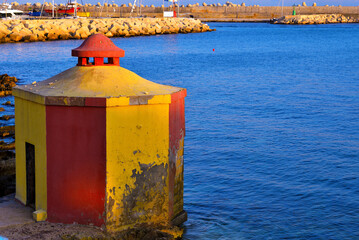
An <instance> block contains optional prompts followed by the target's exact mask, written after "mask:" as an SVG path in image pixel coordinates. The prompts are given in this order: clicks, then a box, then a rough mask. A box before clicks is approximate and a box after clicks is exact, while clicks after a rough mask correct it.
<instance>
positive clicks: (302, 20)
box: [273, 14, 359, 24]
mask: <svg viewBox="0 0 359 240" xmlns="http://www.w3.org/2000/svg"><path fill="white" fill-rule="evenodd" d="M357 22H359V21H358V19H357V18H353V17H346V16H344V15H342V14H315V15H294V16H292V15H289V16H283V17H281V18H279V19H276V20H273V23H274V24H327V23H357Z"/></svg>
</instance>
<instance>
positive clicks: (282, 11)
mask: <svg viewBox="0 0 359 240" xmlns="http://www.w3.org/2000/svg"><path fill="white" fill-rule="evenodd" d="M283 5H284V0H282V16H284V15H283Z"/></svg>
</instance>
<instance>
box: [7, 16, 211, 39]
mask: <svg viewBox="0 0 359 240" xmlns="http://www.w3.org/2000/svg"><path fill="white" fill-rule="evenodd" d="M206 31H211V29H210V28H209V26H208V25H207V24H203V23H201V21H200V20H195V19H189V18H186V19H184V18H106V19H51V20H7V21H0V43H9V42H35V41H47V40H66V39H82V38H87V37H88V36H90V35H92V34H96V33H102V34H105V35H106V36H107V37H131V36H140V35H155V34H171V33H193V32H206Z"/></svg>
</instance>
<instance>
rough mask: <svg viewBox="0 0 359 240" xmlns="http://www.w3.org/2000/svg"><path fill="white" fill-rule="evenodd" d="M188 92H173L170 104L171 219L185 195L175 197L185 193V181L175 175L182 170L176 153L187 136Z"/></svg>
mask: <svg viewBox="0 0 359 240" xmlns="http://www.w3.org/2000/svg"><path fill="white" fill-rule="evenodd" d="M186 94H187V92H186V90H183V91H181V92H177V93H174V94H172V95H171V104H170V106H169V133H170V144H169V146H170V156H169V163H170V171H169V217H170V220H171V219H172V218H173V217H175V215H176V214H178V213H175V212H174V205H175V204H182V203H178V202H176V201H179V199H182V200H181V201H183V196H177V197H175V195H176V194H179V193H180V194H181V195H182V194H183V181H181V182H177V183H176V182H175V176H176V171H179V170H180V169H176V155H177V151H178V149H179V142H180V140H181V139H182V138H184V136H185V115H184V98H185V96H186ZM182 176H183V175H182ZM176 185H177V186H176ZM179 185H180V186H179ZM176 187H177V190H176ZM179 188H181V189H182V190H180V191H178V189H179Z"/></svg>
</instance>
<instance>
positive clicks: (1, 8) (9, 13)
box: [0, 3, 28, 19]
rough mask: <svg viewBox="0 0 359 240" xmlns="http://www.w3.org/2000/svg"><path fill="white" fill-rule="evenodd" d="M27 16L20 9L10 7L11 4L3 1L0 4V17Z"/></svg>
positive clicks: (17, 17)
mask: <svg viewBox="0 0 359 240" xmlns="http://www.w3.org/2000/svg"><path fill="white" fill-rule="evenodd" d="M26 17H28V15H24V12H23V11H21V10H16V9H11V5H10V4H8V3H3V4H1V5H0V19H23V18H26Z"/></svg>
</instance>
